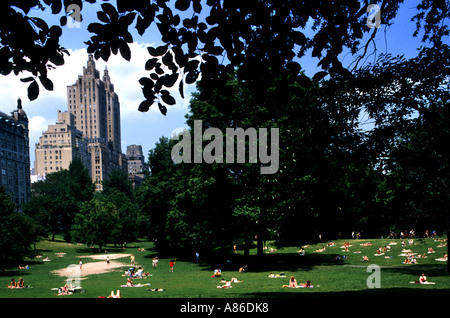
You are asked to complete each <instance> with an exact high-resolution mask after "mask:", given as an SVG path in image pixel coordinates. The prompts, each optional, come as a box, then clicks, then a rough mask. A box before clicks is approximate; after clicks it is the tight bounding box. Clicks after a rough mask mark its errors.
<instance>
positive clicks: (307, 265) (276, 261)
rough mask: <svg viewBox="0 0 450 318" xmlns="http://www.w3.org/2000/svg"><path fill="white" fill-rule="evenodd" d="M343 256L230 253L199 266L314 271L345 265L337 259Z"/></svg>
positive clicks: (251, 269) (224, 268)
mask: <svg viewBox="0 0 450 318" xmlns="http://www.w3.org/2000/svg"><path fill="white" fill-rule="evenodd" d="M339 255H341V254H319V253H317V254H308V255H305V256H299V255H298V254H297V253H273V254H265V255H263V256H258V255H249V256H245V255H242V254H233V253H228V254H226V255H223V254H222V255H219V254H213V255H209V256H208V257H207V258H205V259H202V261H201V262H200V263H199V265H201V266H203V267H204V270H206V271H212V270H214V269H216V268H220V269H221V270H231V271H236V270H238V269H239V268H240V267H241V266H244V265H246V266H247V269H248V271H250V272H267V271H271V272H276V271H296V270H300V269H301V270H306V271H308V270H312V269H314V267H316V266H323V265H343V264H344V260H343V259H336V258H337V257H338V256H339Z"/></svg>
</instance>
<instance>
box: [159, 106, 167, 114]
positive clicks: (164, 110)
mask: <svg viewBox="0 0 450 318" xmlns="http://www.w3.org/2000/svg"><path fill="white" fill-rule="evenodd" d="M158 107H159V111H160V112H161V114H163V115H164V116H166V114H167V107H166V106H164V105H163V104H161V103H158Z"/></svg>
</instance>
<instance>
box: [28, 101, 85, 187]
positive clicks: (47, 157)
mask: <svg viewBox="0 0 450 318" xmlns="http://www.w3.org/2000/svg"><path fill="white" fill-rule="evenodd" d="M74 121H75V117H74V115H73V114H71V113H69V112H68V111H65V112H61V111H60V110H58V121H57V122H56V123H55V124H54V125H49V126H48V129H47V130H46V131H43V132H42V136H41V137H40V138H39V143H37V144H36V147H35V161H34V174H35V175H37V176H43V178H44V179H45V176H46V175H47V174H48V173H52V172H56V171H60V170H63V169H69V165H70V163H71V162H72V160H73V159H75V158H79V159H80V160H81V162H83V164H84V165H85V166H86V168H88V170H89V173H90V172H91V154H90V153H89V151H88V143H87V139H86V138H84V137H83V134H82V132H81V131H79V130H78V129H77V128H76V127H75V124H74ZM37 178H39V177H37ZM41 180H42V178H41Z"/></svg>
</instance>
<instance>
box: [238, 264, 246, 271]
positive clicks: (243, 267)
mask: <svg viewBox="0 0 450 318" xmlns="http://www.w3.org/2000/svg"><path fill="white" fill-rule="evenodd" d="M246 271H247V265H243V266H241V267H240V268H239V273H242V272H246Z"/></svg>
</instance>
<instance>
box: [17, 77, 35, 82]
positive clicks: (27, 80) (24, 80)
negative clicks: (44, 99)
mask: <svg viewBox="0 0 450 318" xmlns="http://www.w3.org/2000/svg"><path fill="white" fill-rule="evenodd" d="M20 81H21V82H24V83H28V82H31V81H34V77H33V76H29V77H25V78H21V79H20Z"/></svg>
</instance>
